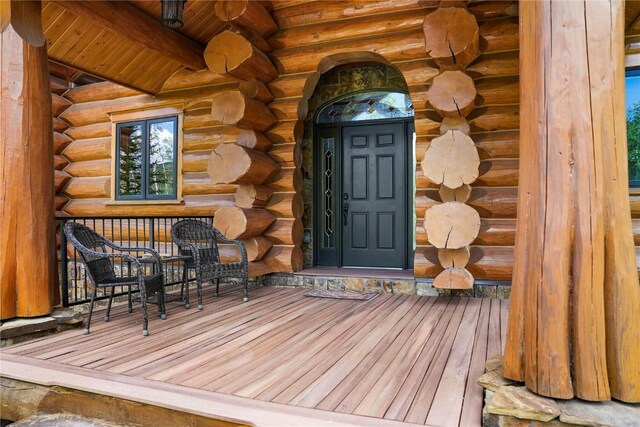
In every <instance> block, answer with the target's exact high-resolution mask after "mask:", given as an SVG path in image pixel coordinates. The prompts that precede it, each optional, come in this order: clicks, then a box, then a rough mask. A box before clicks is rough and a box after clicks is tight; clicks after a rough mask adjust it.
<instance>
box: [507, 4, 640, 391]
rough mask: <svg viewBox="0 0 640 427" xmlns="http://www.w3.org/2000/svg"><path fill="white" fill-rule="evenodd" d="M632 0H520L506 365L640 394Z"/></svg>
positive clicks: (542, 382)
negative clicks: (627, 16)
mask: <svg viewBox="0 0 640 427" xmlns="http://www.w3.org/2000/svg"><path fill="white" fill-rule="evenodd" d="M623 15H624V2H622V1H619V0H589V1H586V0H585V1H579V2H522V3H521V4H520V52H521V56H520V73H521V74H520V101H521V106H522V112H521V115H520V121H521V124H520V132H521V145H520V155H521V158H522V159H528V161H527V162H521V164H520V187H519V195H518V199H519V200H518V224H517V230H516V246H515V259H514V272H513V290H512V295H511V309H510V315H509V326H508V333H507V343H506V349H505V359H504V374H505V376H507V377H508V378H512V379H515V380H519V381H524V382H525V384H526V386H527V387H528V388H529V389H531V390H532V391H534V392H536V393H538V394H542V395H545V396H551V397H556V398H565V399H566V398H571V397H573V396H577V397H580V398H582V399H585V400H594V401H602V400H608V399H610V398H611V397H614V398H616V399H619V400H622V401H626V402H640V356H639V355H640V286H639V284H638V275H637V269H636V262H635V250H634V243H633V234H632V226H631V218H630V215H629V211H630V209H629V196H628V171H627V144H626V132H625V103H624V52H623V37H624V27H623V21H624V16H623Z"/></svg>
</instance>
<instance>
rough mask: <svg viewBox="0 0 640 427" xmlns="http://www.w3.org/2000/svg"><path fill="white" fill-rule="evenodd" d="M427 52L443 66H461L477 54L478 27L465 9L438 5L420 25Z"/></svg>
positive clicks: (448, 67)
mask: <svg viewBox="0 0 640 427" xmlns="http://www.w3.org/2000/svg"><path fill="white" fill-rule="evenodd" d="M422 28H423V30H424V37H425V47H426V50H427V53H428V54H429V56H431V58H433V60H434V61H435V62H436V63H437V64H438V65H439V66H440V67H441V68H443V69H461V68H464V67H466V66H467V65H469V64H471V62H472V61H473V60H474V59H476V58H477V57H478V55H479V54H480V29H479V28H478V22H477V21H476V18H475V17H474V16H473V15H472V14H471V13H469V11H467V10H466V9H462V8H455V7H452V8H439V9H436V10H435V11H434V12H432V13H430V14H429V15H427V16H426V17H425V19H424V24H423V27H422Z"/></svg>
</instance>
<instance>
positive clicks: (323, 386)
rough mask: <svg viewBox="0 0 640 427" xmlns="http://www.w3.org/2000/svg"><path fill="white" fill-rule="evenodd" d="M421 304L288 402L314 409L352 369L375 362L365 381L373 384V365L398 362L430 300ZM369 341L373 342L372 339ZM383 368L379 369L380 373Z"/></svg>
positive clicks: (353, 351)
mask: <svg viewBox="0 0 640 427" xmlns="http://www.w3.org/2000/svg"><path fill="white" fill-rule="evenodd" d="M421 303H422V304H416V305H414V306H413V307H412V308H411V309H410V310H409V311H408V312H407V313H406V315H405V316H404V317H403V319H402V320H403V322H398V323H397V324H396V325H391V328H390V330H389V331H388V332H387V333H386V334H385V335H384V337H383V338H382V339H380V340H379V341H378V342H377V343H376V344H375V346H373V348H372V347H371V345H368V344H367V343H362V344H363V345H357V346H356V347H354V348H353V349H351V350H350V351H349V352H348V353H347V354H345V355H344V356H343V357H342V358H341V359H340V360H339V361H338V362H336V363H335V364H334V365H333V366H331V367H330V368H329V369H328V370H327V371H326V372H325V373H324V374H322V375H321V376H320V377H319V378H318V379H316V380H315V381H314V382H313V383H312V384H310V385H309V386H308V387H307V388H306V389H305V390H304V391H303V392H301V393H300V394H298V395H297V396H296V397H295V398H294V399H292V400H291V401H290V402H289V403H291V404H293V405H296V406H305V407H308V408H313V407H316V406H317V405H318V404H319V403H320V401H322V399H323V398H324V397H325V396H327V394H329V393H330V392H331V391H332V390H334V389H335V387H336V386H337V385H338V384H340V383H341V382H342V381H343V380H344V379H345V378H346V377H347V376H349V375H350V374H351V372H353V370H354V369H356V368H357V367H358V366H359V365H361V364H366V365H369V362H370V361H371V360H375V363H374V365H373V366H372V367H371V368H369V369H368V371H367V372H368V373H367V378H371V380H372V381H375V379H376V378H377V377H378V376H379V375H378V374H377V372H376V366H380V365H382V366H384V367H386V366H387V365H388V364H390V363H392V362H393V361H394V360H397V359H398V357H397V356H398V351H399V349H400V347H401V346H402V345H403V344H404V343H406V342H407V339H408V338H409V337H410V335H411V334H413V332H414V331H415V330H416V328H418V326H419V325H420V322H421V321H422V320H423V319H424V317H425V316H426V315H427V313H428V312H429V309H430V308H431V306H432V305H433V303H434V301H433V300H429V299H427V300H422V301H421ZM369 338H372V337H371V336H370V337H368V339H369ZM372 341H375V339H373V340H372ZM370 344H371V343H370ZM381 350H382V351H381ZM384 367H383V368H382V370H384ZM378 370H379V369H378ZM350 394H353V393H350ZM366 415H369V414H366Z"/></svg>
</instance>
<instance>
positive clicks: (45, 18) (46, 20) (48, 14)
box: [42, 3, 64, 31]
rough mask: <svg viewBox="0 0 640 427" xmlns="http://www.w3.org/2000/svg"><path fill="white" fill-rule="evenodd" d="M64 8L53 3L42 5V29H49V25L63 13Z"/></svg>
mask: <svg viewBox="0 0 640 427" xmlns="http://www.w3.org/2000/svg"><path fill="white" fill-rule="evenodd" d="M62 12H64V9H62V8H61V7H58V6H56V5H55V4H52V3H46V4H45V5H44V6H43V7H42V30H43V31H47V30H48V29H49V27H50V26H51V25H52V24H53V23H54V22H55V21H56V19H58V17H59V16H60V15H62Z"/></svg>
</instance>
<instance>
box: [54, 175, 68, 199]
mask: <svg viewBox="0 0 640 427" xmlns="http://www.w3.org/2000/svg"><path fill="white" fill-rule="evenodd" d="M53 180H54V186H55V189H56V194H57V193H60V192H62V189H63V188H64V187H65V185H67V183H68V182H69V180H71V176H70V175H69V174H68V173H66V172H64V171H59V170H54V171H53Z"/></svg>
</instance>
